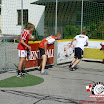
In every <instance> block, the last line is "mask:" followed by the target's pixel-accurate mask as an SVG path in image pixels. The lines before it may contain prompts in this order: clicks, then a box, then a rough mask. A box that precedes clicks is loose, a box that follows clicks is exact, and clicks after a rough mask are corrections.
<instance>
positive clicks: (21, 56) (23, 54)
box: [17, 50, 26, 77]
mask: <svg viewBox="0 0 104 104" xmlns="http://www.w3.org/2000/svg"><path fill="white" fill-rule="evenodd" d="M18 55H19V58H20V61H19V64H18V75H17V77H23V76H22V74H21V71H22V68H23V63H24V61H25V59H26V53H25V50H18Z"/></svg>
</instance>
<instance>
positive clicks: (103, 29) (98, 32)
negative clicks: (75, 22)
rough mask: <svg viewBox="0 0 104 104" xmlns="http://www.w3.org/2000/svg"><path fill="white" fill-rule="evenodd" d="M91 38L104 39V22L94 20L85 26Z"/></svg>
mask: <svg viewBox="0 0 104 104" xmlns="http://www.w3.org/2000/svg"><path fill="white" fill-rule="evenodd" d="M85 28H86V30H87V35H88V37H89V39H104V22H103V21H99V23H95V22H92V23H91V24H90V25H89V26H85Z"/></svg>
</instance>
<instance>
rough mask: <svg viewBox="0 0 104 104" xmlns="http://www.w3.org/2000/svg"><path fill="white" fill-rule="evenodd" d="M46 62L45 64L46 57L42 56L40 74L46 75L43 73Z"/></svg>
mask: <svg viewBox="0 0 104 104" xmlns="http://www.w3.org/2000/svg"><path fill="white" fill-rule="evenodd" d="M46 62H47V56H46V55H42V69H41V74H42V73H43V74H48V73H45V71H44V69H45V66H46Z"/></svg>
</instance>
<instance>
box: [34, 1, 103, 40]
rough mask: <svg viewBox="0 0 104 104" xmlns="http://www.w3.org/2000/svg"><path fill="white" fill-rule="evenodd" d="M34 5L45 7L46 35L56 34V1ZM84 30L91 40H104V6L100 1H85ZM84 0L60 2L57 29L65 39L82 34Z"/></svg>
mask: <svg viewBox="0 0 104 104" xmlns="http://www.w3.org/2000/svg"><path fill="white" fill-rule="evenodd" d="M33 4H37V5H44V6H45V12H44V14H45V18H44V35H45V37H46V36H48V35H54V34H55V15H56V14H55V12H56V0H39V1H36V2H34V3H33ZM83 5H84V6H83V8H84V9H83V28H85V29H86V30H87V35H88V36H89V38H90V39H104V35H103V34H104V32H103V30H104V29H103V28H104V26H103V25H104V21H103V18H104V16H103V14H104V4H103V3H102V2H99V0H96V2H94V0H84V4H83ZM81 11H82V0H58V10H57V13H58V14H57V21H58V22H57V26H58V27H57V28H58V32H60V33H61V34H62V35H63V37H62V38H63V39H72V38H73V37H74V36H75V35H77V34H80V33H81Z"/></svg>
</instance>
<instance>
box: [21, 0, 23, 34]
mask: <svg viewBox="0 0 104 104" xmlns="http://www.w3.org/2000/svg"><path fill="white" fill-rule="evenodd" d="M22 32H23V0H21V33H22Z"/></svg>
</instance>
